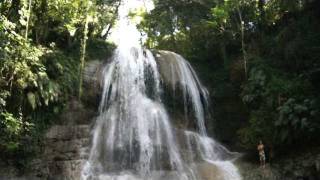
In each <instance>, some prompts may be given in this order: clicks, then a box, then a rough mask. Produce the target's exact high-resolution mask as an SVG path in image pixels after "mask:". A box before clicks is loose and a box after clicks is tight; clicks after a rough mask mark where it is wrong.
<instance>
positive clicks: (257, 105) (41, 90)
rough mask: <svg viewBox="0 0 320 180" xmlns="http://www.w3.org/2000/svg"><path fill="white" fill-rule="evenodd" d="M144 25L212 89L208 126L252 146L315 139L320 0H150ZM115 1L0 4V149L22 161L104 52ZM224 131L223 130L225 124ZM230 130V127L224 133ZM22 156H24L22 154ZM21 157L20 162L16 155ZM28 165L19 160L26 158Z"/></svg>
mask: <svg viewBox="0 0 320 180" xmlns="http://www.w3.org/2000/svg"><path fill="white" fill-rule="evenodd" d="M154 4H155V8H154V9H153V10H152V11H151V12H133V13H132V15H133V16H134V15H136V16H141V17H142V19H143V20H142V21H141V22H140V23H139V24H138V28H139V30H140V31H141V33H143V34H145V35H147V37H148V39H147V41H146V42H145V44H144V46H146V47H148V48H150V49H166V50H171V51H175V52H177V53H180V54H182V55H183V56H184V57H186V59H188V60H189V61H190V62H191V63H192V64H193V65H194V66H195V67H196V70H197V72H198V74H199V75H200V77H201V78H202V80H203V82H204V84H205V85H206V86H208V88H209V90H210V92H211V99H212V102H213V107H214V108H213V109H214V113H213V114H214V118H213V119H212V120H211V121H210V122H208V124H207V126H208V128H209V129H210V130H211V132H214V133H213V135H214V136H216V137H218V139H220V140H221V141H222V142H224V143H227V144H228V143H229V144H232V145H233V146H237V147H239V148H243V149H248V150H250V149H251V150H252V149H254V150H255V146H256V144H257V142H258V141H259V140H260V139H262V140H263V141H265V143H266V144H267V146H268V147H269V149H271V150H272V151H275V152H278V151H279V152H280V151H282V152H286V151H287V150H288V149H289V147H291V146H295V145H297V144H299V147H301V146H304V147H309V146H314V145H317V144H318V142H319V134H318V133H317V132H319V130H320V121H319V110H320V98H319V92H320V23H319V19H320V2H319V1H317V0H154ZM119 5H120V1H119V0H69V1H65V0H3V1H1V2H0V13H1V16H0V153H1V156H2V158H3V157H6V158H5V159H7V157H15V158H19V159H24V158H26V157H29V156H31V155H30V154H32V153H34V152H35V151H37V149H34V147H37V146H36V145H35V146H30V143H31V144H37V143H39V141H40V139H41V135H42V133H43V131H44V130H45V129H46V128H48V127H50V125H52V124H54V123H55V121H56V119H57V118H56V117H57V115H58V114H59V113H61V112H63V111H64V109H65V105H66V103H67V102H68V101H69V100H70V99H72V98H81V95H82V88H81V87H82V78H81V74H82V70H83V67H84V63H85V61H88V60H92V59H101V60H103V59H105V58H106V57H107V56H109V55H110V53H111V52H112V50H113V49H114V48H115V47H114V45H113V44H110V43H107V42H106V39H108V35H109V32H110V30H111V29H112V27H113V25H114V24H115V22H116V19H117V11H118V7H119ZM225 130H227V131H225ZM224 133H225V134H224ZM20 157H23V158H20ZM19 163H20V162H19ZM21 163H22V164H23V162H21Z"/></svg>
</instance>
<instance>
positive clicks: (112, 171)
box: [81, 0, 241, 180]
mask: <svg viewBox="0 0 320 180" xmlns="http://www.w3.org/2000/svg"><path fill="white" fill-rule="evenodd" d="M132 2H133V1H132V0H131V1H130V3H129V0H127V1H125V2H123V4H122V5H121V7H120V11H119V12H120V17H119V23H118V27H117V29H116V33H115V34H116V35H114V39H116V43H117V45H118V48H117V50H116V51H115V52H114V56H113V58H112V60H111V62H109V63H108V64H107V65H106V66H105V69H104V71H103V77H104V80H103V86H104V87H103V93H102V98H101V103H100V115H99V117H98V118H97V120H96V124H95V127H94V129H93V139H92V147H91V150H90V154H89V158H88V160H87V162H86V163H85V165H84V168H83V170H82V177H81V178H82V180H202V179H208V177H207V175H208V172H212V171H213V170H214V172H215V174H213V175H211V176H210V179H209V180H240V179H241V178H240V176H239V173H238V172H237V168H236V167H235V166H234V165H233V164H232V162H231V161H230V159H229V160H228V158H229V157H233V153H231V152H229V151H228V150H227V149H226V148H224V147H223V146H222V145H220V144H219V143H217V142H215V141H214V140H213V139H211V138H209V137H207V135H206V129H205V123H204V113H205V112H204V107H205V106H206V104H207V92H206V90H205V88H203V86H202V85H201V83H200V81H199V79H198V78H197V75H196V73H195V72H194V70H193V69H192V67H191V66H190V64H189V63H188V62H187V61H185V60H184V59H183V58H182V57H181V56H180V55H177V54H175V53H172V52H167V51H160V52H159V53H160V56H163V57H167V58H166V59H168V60H170V62H171V63H172V66H170V69H171V72H172V73H173V74H176V75H175V76H173V75H172V76H170V75H169V76H170V78H169V79H170V81H172V83H174V87H175V86H176V85H179V86H180V87H182V88H181V89H182V93H183V97H184V98H183V100H182V101H183V102H184V104H185V106H186V104H187V103H188V102H190V103H191V105H192V107H193V111H194V113H195V118H196V124H197V126H198V129H199V132H192V131H187V130H179V132H180V136H181V137H180V138H177V134H178V131H177V130H175V129H174V128H173V127H172V126H171V123H170V117H169V115H168V113H167V111H166V109H165V106H164V105H163V103H162V101H161V87H160V81H161V79H162V78H161V76H160V73H159V71H158V64H157V60H156V59H155V57H154V56H153V54H152V53H151V52H150V51H149V50H145V49H143V48H142V47H141V46H140V45H139V41H140V39H141V36H140V33H139V32H138V31H137V29H136V28H135V26H134V25H132V24H130V22H129V20H128V18H127V16H126V14H127V13H128V12H129V10H131V9H132V4H131V3H132ZM136 2H138V3H142V1H136ZM169 57H170V58H169ZM201 98H202V99H204V101H203V100H201ZM188 99H189V101H188ZM181 132H182V133H181Z"/></svg>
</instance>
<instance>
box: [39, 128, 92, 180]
mask: <svg viewBox="0 0 320 180" xmlns="http://www.w3.org/2000/svg"><path fill="white" fill-rule="evenodd" d="M89 137H90V126H89V125H73V126H68V125H58V126H53V127H52V128H50V129H49V131H48V132H47V134H46V136H45V139H46V140H45V150H44V154H43V161H45V162H46V163H47V164H46V166H47V167H46V169H47V173H48V174H47V177H48V179H50V180H51V179H52V180H78V179H80V173H81V169H82V165H83V163H84V160H85V159H86V158H87V154H88V147H89ZM44 176H45V175H44Z"/></svg>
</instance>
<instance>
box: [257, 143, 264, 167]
mask: <svg viewBox="0 0 320 180" xmlns="http://www.w3.org/2000/svg"><path fill="white" fill-rule="evenodd" d="M257 149H258V152H259V159H260V166H261V167H263V168H265V166H266V154H265V153H264V145H263V143H262V141H261V140H260V141H259V144H258V146H257Z"/></svg>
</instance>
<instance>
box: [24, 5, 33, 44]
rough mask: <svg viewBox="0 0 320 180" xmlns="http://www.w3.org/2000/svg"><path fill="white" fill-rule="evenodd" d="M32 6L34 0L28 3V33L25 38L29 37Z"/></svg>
mask: <svg viewBox="0 0 320 180" xmlns="http://www.w3.org/2000/svg"><path fill="white" fill-rule="evenodd" d="M31 6H32V0H29V5H28V16H27V24H26V34H25V39H26V40H27V39H28V32H29V21H30V17H31Z"/></svg>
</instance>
